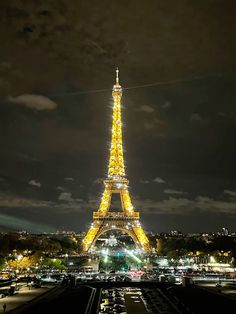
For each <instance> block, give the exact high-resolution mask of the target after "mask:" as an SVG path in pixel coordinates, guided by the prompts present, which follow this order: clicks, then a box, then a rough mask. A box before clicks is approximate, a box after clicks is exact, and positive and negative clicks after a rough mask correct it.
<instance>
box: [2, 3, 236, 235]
mask: <svg viewBox="0 0 236 314" xmlns="http://www.w3.org/2000/svg"><path fill="white" fill-rule="evenodd" d="M106 5H107V6H108V9H109V10H110V12H112V13H111V14H108V13H106V12H107V10H105V9H104V6H105V4H103V5H101V8H97V10H94V11H93V10H91V7H90V6H89V5H84V6H81V5H80V4H78V3H77V1H71V5H70V7H68V6H67V5H66V2H65V1H61V2H60V5H58V6H57V7H54V6H53V4H52V3H51V2H48V3H47V5H43V4H42V5H41V6H40V7H36V6H30V5H29V4H21V2H17V1H13V2H12V3H11V4H4V5H1V6H2V7H1V10H0V25H1V28H0V29H1V30H0V38H1V46H2V49H1V52H0V56H1V62H0V145H1V151H0V231H1V230H15V229H17V230H19V229H20V230H21V229H26V230H29V231H32V232H43V231H55V230H56V229H62V228H65V229H73V230H81V229H84V230H86V229H87V228H88V226H89V222H90V221H91V215H92V212H93V211H94V210H96V209H97V208H98V205H99V201H100V199H99V197H100V196H101V193H102V189H103V186H102V179H103V178H104V177H105V176H106V171H107V170H106V166H107V160H108V156H109V141H110V133H109V128H110V127H111V124H110V119H111V105H112V101H111V95H110V92H111V90H112V83H111V82H113V74H114V70H115V68H116V66H119V68H120V77H121V80H122V85H123V86H124V87H127V89H126V88H124V91H123V101H122V105H123V107H124V108H123V120H124V130H123V133H124V145H125V147H127V151H125V156H124V159H125V162H126V164H127V171H128V173H127V175H128V177H129V180H130V182H131V187H132V188H131V190H130V193H131V196H132V199H133V202H134V206H135V208H136V209H137V211H139V212H140V213H141V217H142V225H143V227H144V229H145V230H155V231H157V232H163V231H168V230H175V229H177V230H182V231H183V232H206V231H217V230H220V229H221V228H222V227H224V226H227V227H228V228H229V230H231V231H234V230H235V229H236V219H235V214H236V178H235V174H236V172H235V169H236V167H235V160H236V158H235V157H236V145H235V141H234V138H233V135H234V133H235V131H236V111H235V101H236V93H235V83H236V60H235V55H236V54H235V53H236V44H235V40H234V32H235V28H236V22H235V19H234V14H233V8H235V3H234V2H233V1H229V2H228V3H227V4H225V3H224V2H223V1H220V0H218V1H215V3H214V6H213V3H212V1H210V0H208V1H205V2H204V6H201V5H200V4H199V3H196V2H195V1H190V2H187V1H181V2H180V3H179V4H178V6H176V4H175V5H174V2H173V1H170V0H169V1H167V2H166V3H165V4H164V3H159V1H151V2H150V4H148V5H143V4H142V6H141V5H139V4H138V3H136V2H134V3H132V1H131V2H130V4H127V6H126V7H123V6H122V4H120V3H115V4H114V3H109V4H108V3H107V4H106ZM133 10H134V11H135V14H132V12H133ZM115 13H117V15H114V14H115ZM147 16H149V18H148V19H147ZM111 17H112V18H111ZM121 17H122V19H121ZM219 17H221V19H219ZM130 19H131V20H130ZM139 21H141V22H142V23H140V22H139ZM42 25H43V26H42ZM114 33H115V34H116V36H115V37H114ZM137 34H138V35H137ZM16 51H17V54H16ZM98 60H99V61H98Z"/></svg>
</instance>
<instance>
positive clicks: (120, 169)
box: [83, 69, 151, 252]
mask: <svg viewBox="0 0 236 314" xmlns="http://www.w3.org/2000/svg"><path fill="white" fill-rule="evenodd" d="M112 97H113V114H112V131H111V147H110V156H109V163H108V174H107V178H106V179H105V180H104V181H103V182H104V186H105V189H104V192H103V195H102V199H101V203H100V207H99V209H98V211H96V212H94V213H93V225H92V227H91V228H90V229H89V230H88V232H87V234H86V236H85V238H84V240H83V249H84V251H89V250H90V249H91V248H92V247H93V245H94V244H95V243H96V241H97V239H98V238H99V237H100V236H101V235H102V234H103V233H105V232H107V231H109V230H114V229H116V230H120V231H123V232H125V233H126V234H128V235H129V236H130V237H131V238H132V239H133V241H134V243H135V244H136V246H137V247H138V248H140V249H142V250H143V251H145V252H147V251H149V250H150V249H151V248H150V244H149V240H148V238H147V236H146V234H145V232H144V230H143V229H142V227H141V225H140V222H139V213H138V212H136V211H134V207H133V205H132V202H131V198H130V194H129V191H128V184H129V181H128V180H127V178H126V175H125V166H124V154H123V143H122V119H121V97H122V88H121V86H120V83H119V70H118V69H117V70H116V83H115V85H114V86H113V89H112ZM114 193H117V194H119V195H120V200H121V211H118V212H112V211H109V208H110V205H111V198H112V194H114ZM127 225H128V226H129V228H127Z"/></svg>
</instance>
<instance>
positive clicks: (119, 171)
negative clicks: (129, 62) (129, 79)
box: [108, 68, 125, 178]
mask: <svg viewBox="0 0 236 314" xmlns="http://www.w3.org/2000/svg"><path fill="white" fill-rule="evenodd" d="M112 96H113V114H112V131H111V148H110V159H109V165H108V177H109V178H120V177H125V166H124V157H123V143H122V122H121V97H122V88H121V86H120V84H119V69H118V68H117V69H116V84H115V85H114V86H113V90H112Z"/></svg>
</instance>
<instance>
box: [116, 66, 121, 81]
mask: <svg viewBox="0 0 236 314" xmlns="http://www.w3.org/2000/svg"><path fill="white" fill-rule="evenodd" d="M116 85H120V84H119V69H118V67H117V68H116Z"/></svg>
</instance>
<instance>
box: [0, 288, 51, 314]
mask: <svg viewBox="0 0 236 314" xmlns="http://www.w3.org/2000/svg"><path fill="white" fill-rule="evenodd" d="M52 288H53V286H52V285H48V286H46V285H45V286H43V287H41V288H30V289H29V288H28V287H26V286H24V287H22V288H21V289H20V290H19V291H18V293H17V294H15V295H13V296H8V297H5V298H3V299H0V313H4V311H3V305H4V304H6V312H5V313H9V312H10V311H12V310H14V309H16V308H18V307H19V306H22V305H23V304H26V303H28V302H30V301H31V300H33V299H35V298H36V297H38V296H40V295H42V294H44V293H45V292H47V291H49V290H50V289H52Z"/></svg>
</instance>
